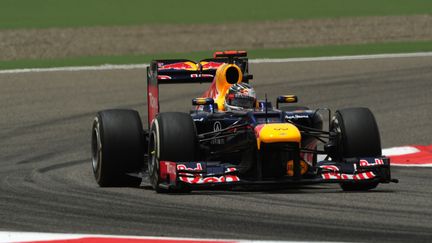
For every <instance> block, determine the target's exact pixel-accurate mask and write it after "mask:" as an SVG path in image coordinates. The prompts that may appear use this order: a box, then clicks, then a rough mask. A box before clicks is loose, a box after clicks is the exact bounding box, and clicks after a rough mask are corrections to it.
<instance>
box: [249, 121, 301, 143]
mask: <svg viewBox="0 0 432 243" xmlns="http://www.w3.org/2000/svg"><path fill="white" fill-rule="evenodd" d="M255 131H256V133H257V134H256V137H257V146H258V149H260V147H261V142H263V143H279V142H296V143H298V144H299V145H300V141H301V134H300V131H299V129H298V128H297V127H296V126H294V125H292V124H289V123H269V124H261V125H258V126H257V127H256V128H255Z"/></svg>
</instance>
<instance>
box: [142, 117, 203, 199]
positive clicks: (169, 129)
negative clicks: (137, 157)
mask: <svg viewBox="0 0 432 243" xmlns="http://www.w3.org/2000/svg"><path fill="white" fill-rule="evenodd" d="M148 151H149V156H148V172H149V176H150V183H151V185H152V187H153V189H155V190H156V191H157V192H166V191H167V190H166V189H164V188H161V187H160V183H161V182H162V179H161V178H160V171H159V170H160V167H159V166H160V164H159V162H160V161H171V162H188V161H189V162H192V161H195V158H196V151H197V137H196V131H195V124H194V122H193V120H192V118H191V116H190V115H189V114H187V113H181V112H166V113H160V114H158V115H157V117H156V118H155V119H154V120H153V122H152V125H151V129H150V134H149V149H148ZM183 191H187V188H183Z"/></svg>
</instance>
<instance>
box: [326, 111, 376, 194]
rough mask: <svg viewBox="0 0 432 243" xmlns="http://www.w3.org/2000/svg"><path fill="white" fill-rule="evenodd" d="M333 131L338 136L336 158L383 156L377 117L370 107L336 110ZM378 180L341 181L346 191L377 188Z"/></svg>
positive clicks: (332, 123)
mask: <svg viewBox="0 0 432 243" xmlns="http://www.w3.org/2000/svg"><path fill="white" fill-rule="evenodd" d="M330 129H331V131H333V132H335V133H336V134H337V135H338V137H337V142H336V143H337V149H336V152H335V153H334V155H333V156H332V157H333V159H335V160H343V159H344V158H355V157H357V158H358V157H378V156H381V140H380V134H379V131H378V125H377V123H376V121H375V117H374V115H373V114H372V112H371V111H370V110H369V109H368V108H347V109H341V110H338V111H336V112H335V115H334V117H333V119H332V122H331V126H330ZM378 183H379V182H377V181H359V182H344V183H341V188H342V189H343V190H344V191H366V190H370V189H373V188H375V187H376V186H377V185H378Z"/></svg>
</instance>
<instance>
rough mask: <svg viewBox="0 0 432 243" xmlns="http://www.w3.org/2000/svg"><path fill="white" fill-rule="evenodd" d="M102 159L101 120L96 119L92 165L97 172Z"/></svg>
mask: <svg viewBox="0 0 432 243" xmlns="http://www.w3.org/2000/svg"><path fill="white" fill-rule="evenodd" d="M101 159H102V142H101V137H100V132H99V122H98V121H97V119H96V120H95V125H94V128H93V132H92V167H93V172H94V173H95V174H96V173H97V171H98V168H99V167H100V164H101Z"/></svg>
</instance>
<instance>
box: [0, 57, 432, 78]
mask: <svg viewBox="0 0 432 243" xmlns="http://www.w3.org/2000/svg"><path fill="white" fill-rule="evenodd" d="M431 56H432V52H416V53H400V54H376V55H356V56H331V57H300V58H275V59H271V58H268V59H251V60H249V62H250V63H288V62H316V61H345V60H369V59H381V58H403V57H431ZM146 67H148V64H125V65H111V64H105V65H100V66H82V67H55V68H25V69H10V70H0V74H14V73H38V72H59V71H62V72H63V71H101V70H128V69H143V68H146Z"/></svg>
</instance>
